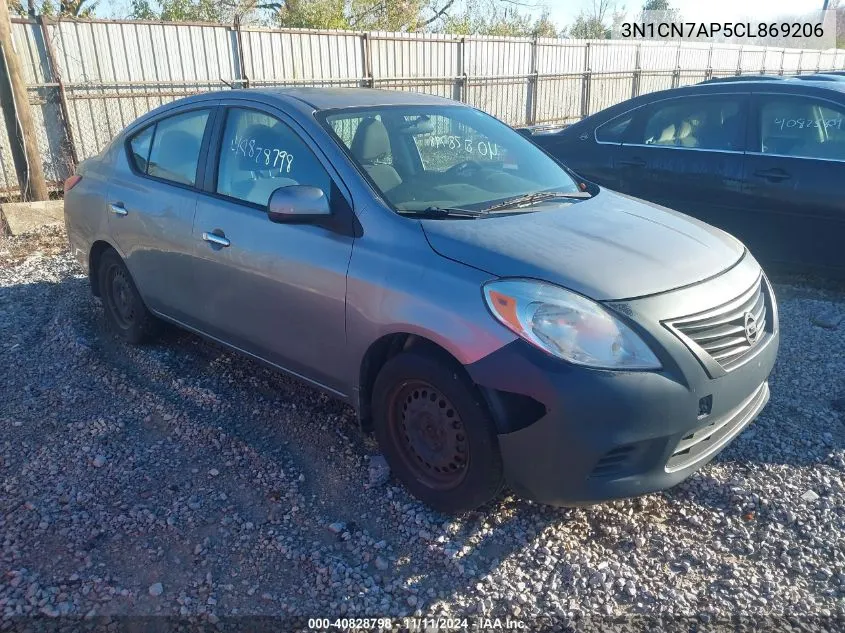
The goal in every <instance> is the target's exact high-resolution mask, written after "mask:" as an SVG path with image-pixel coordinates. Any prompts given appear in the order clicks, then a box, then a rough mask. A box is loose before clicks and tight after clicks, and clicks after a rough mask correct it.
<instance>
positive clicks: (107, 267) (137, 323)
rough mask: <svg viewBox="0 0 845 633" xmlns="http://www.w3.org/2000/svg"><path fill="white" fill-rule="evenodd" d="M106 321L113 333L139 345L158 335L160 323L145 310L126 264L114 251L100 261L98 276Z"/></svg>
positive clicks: (103, 256)
mask: <svg viewBox="0 0 845 633" xmlns="http://www.w3.org/2000/svg"><path fill="white" fill-rule="evenodd" d="M97 279H98V281H99V284H100V297H101V298H102V300H103V309H104V311H105V313H106V321H108V324H109V326H110V328H111V329H112V331H113V332H115V333H116V334H117V335H118V336H120V337H121V338H123V339H124V340H126V341H127V342H129V343H133V344H139V343H143V342H146V341H149V340H150V339H152V338H153V337H154V336H155V335H156V334H157V333H158V329H159V328H158V326H159V321H158V320H157V319H156V318H155V317H154V316H153V315H152V314H151V313H150V311H149V310H147V307H146V306H145V305H144V301H143V300H142V299H141V295H140V293H139V292H138V289H137V288H136V287H135V282H134V281H132V276H131V275H130V274H129V270H128V269H127V268H126V264H124V263H123V260H122V259H121V258H120V255H118V254H117V253H116V252H115V251H113V250H108V251H106V252H105V253H103V254H102V256H101V257H100V266H99V270H98V273H97Z"/></svg>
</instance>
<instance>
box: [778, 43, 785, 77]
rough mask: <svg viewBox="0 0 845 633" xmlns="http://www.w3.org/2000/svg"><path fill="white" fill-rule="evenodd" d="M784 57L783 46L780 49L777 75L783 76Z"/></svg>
mask: <svg viewBox="0 0 845 633" xmlns="http://www.w3.org/2000/svg"><path fill="white" fill-rule="evenodd" d="M785 57H786V49H785V48H783V49H781V51H780V70H779V71H778V75H780V76H781V77H783V60H784V58H785Z"/></svg>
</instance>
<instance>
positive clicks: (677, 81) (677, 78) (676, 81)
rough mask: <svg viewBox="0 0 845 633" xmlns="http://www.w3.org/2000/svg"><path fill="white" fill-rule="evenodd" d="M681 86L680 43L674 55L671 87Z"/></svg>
mask: <svg viewBox="0 0 845 633" xmlns="http://www.w3.org/2000/svg"><path fill="white" fill-rule="evenodd" d="M680 85H681V43H680V42H678V51H677V53H675V70H673V71H672V87H673V88H677V87H678V86H680Z"/></svg>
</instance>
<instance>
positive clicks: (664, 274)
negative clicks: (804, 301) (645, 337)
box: [421, 189, 745, 301]
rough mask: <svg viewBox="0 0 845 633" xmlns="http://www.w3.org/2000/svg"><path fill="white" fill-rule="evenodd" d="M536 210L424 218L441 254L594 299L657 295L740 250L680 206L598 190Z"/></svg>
mask: <svg viewBox="0 0 845 633" xmlns="http://www.w3.org/2000/svg"><path fill="white" fill-rule="evenodd" d="M537 208H538V211H536V212H534V213H518V214H514V215H506V216H495V215H494V216H490V217H487V218H482V219H478V220H458V219H452V220H422V221H421V224H422V226H423V230H424V231H425V234H426V237H427V239H428V241H429V244H431V247H432V248H433V249H434V250H435V251H436V252H437V253H439V254H440V255H442V256H443V257H447V258H449V259H452V260H455V261H457V262H461V263H463V264H466V265H468V266H472V267H474V268H478V269H480V270H483V271H485V272H488V273H490V274H492V275H496V276H498V277H532V278H535V279H542V280H545V281H549V282H552V283H555V284H559V285H561V286H564V287H565V288H568V289H570V290H574V291H575V292H578V293H581V294H583V295H585V296H587V297H590V298H592V299H595V300H597V301H602V300H611V299H612V300H620V299H631V298H635V297H642V296H645V295H651V294H657V293H660V292H665V291H667V290H672V289H674V288H679V287H681V286H686V285H689V284H693V283H696V282H698V281H702V280H704V279H707V278H709V277H713V276H715V275H717V274H719V273H720V272H722V271H724V270H726V269H728V268H730V267H731V266H733V265H734V264H735V263H736V262H737V261H738V260H739V259H740V258H741V257H742V255H743V253H744V252H745V247H744V246H743V245H742V244H741V243H740V242H739V240H737V239H736V238H734V237H732V236H731V235H728V234H727V233H725V232H724V231H722V230H720V229H717V228H715V227H712V226H710V225H708V224H705V223H704V222H700V221H698V220H696V219H694V218H691V217H689V216H686V215H684V214H682V213H678V212H676V211H672V210H670V209H666V208H665V207H661V206H659V205H656V204H652V203H650V202H646V201H644V200H639V199H637V198H632V197H630V196H626V195H623V194H620V193H616V192H612V191H608V190H606V189H603V190H602V191H601V192H600V193H599V194H598V195H596V196H594V197H593V198H590V199H587V200H583V201H577V202H574V203H570V202H569V201H562V200H556V201H554V202H553V203H549V202H544V203H541V204H540V205H538V206H537Z"/></svg>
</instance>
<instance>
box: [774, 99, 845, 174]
mask: <svg viewBox="0 0 845 633" xmlns="http://www.w3.org/2000/svg"><path fill="white" fill-rule="evenodd" d="M843 114H845V108H838V107H836V106H834V105H833V104H831V103H830V102H828V101H819V100H816V99H808V98H806V97H766V98H764V101H763V102H762V104H761V108H760V151H761V152H762V153H764V154H779V155H782V156H800V157H804V158H833V159H839V160H845V125H843V121H842V119H843Z"/></svg>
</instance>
